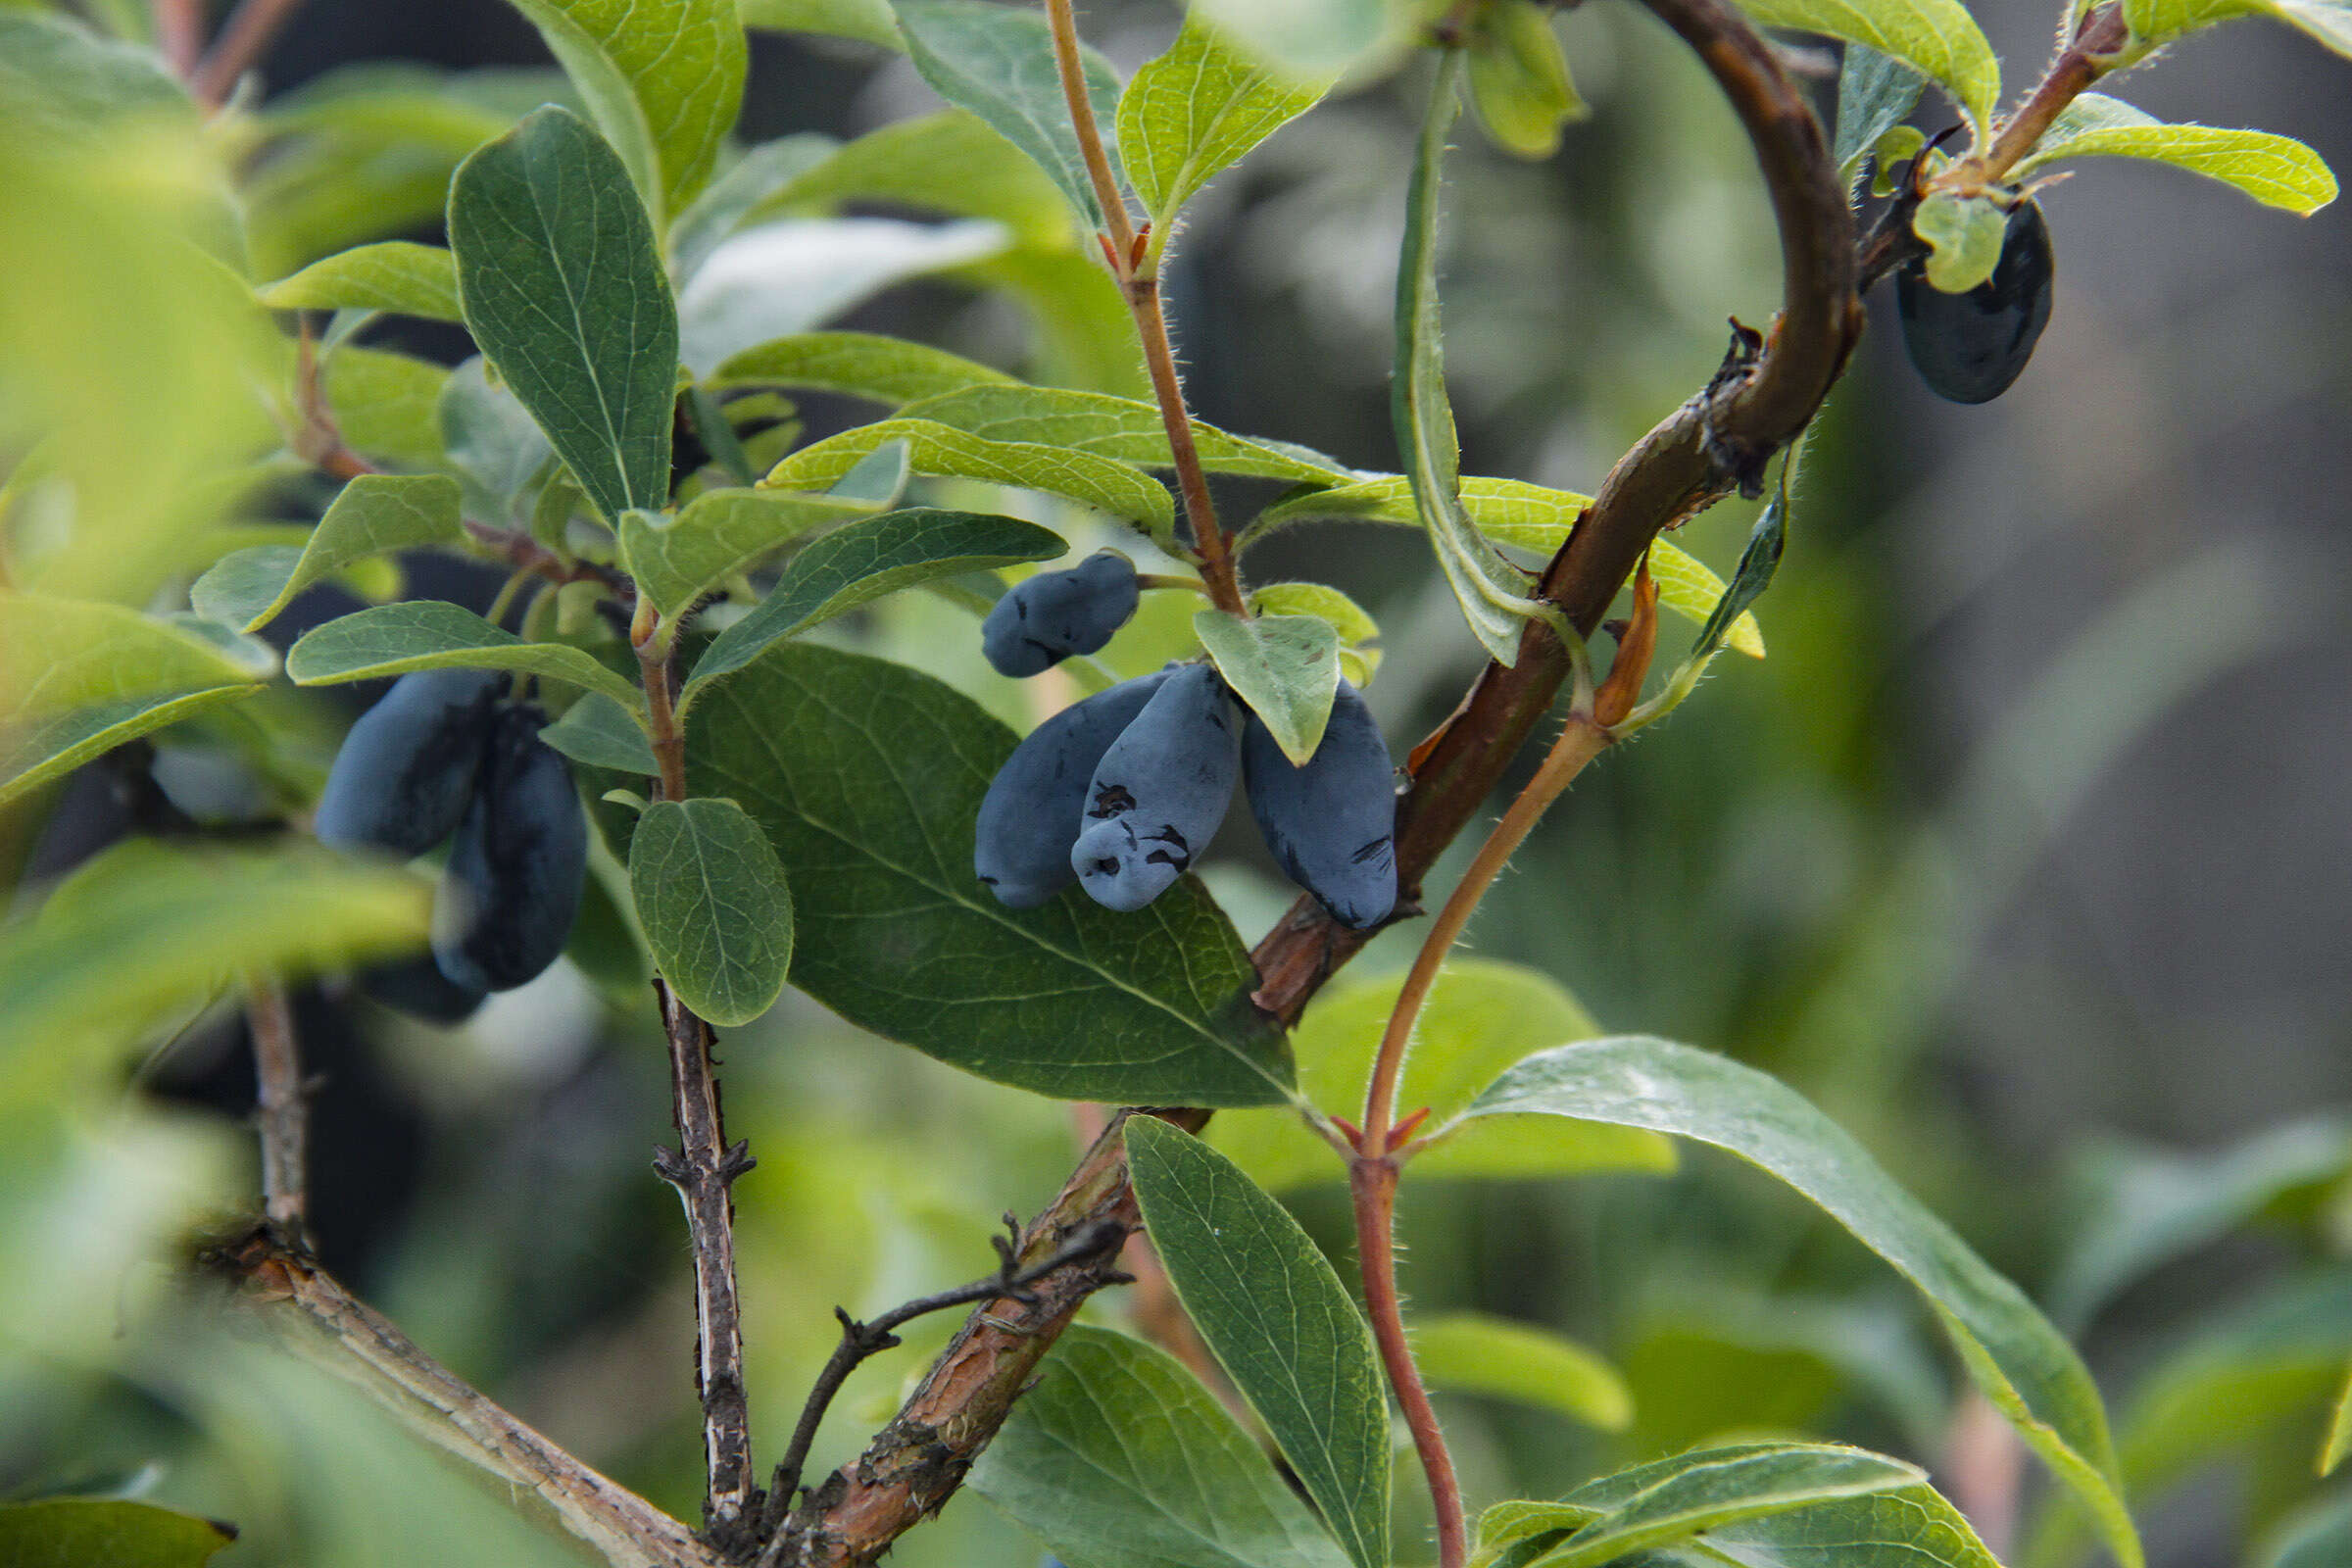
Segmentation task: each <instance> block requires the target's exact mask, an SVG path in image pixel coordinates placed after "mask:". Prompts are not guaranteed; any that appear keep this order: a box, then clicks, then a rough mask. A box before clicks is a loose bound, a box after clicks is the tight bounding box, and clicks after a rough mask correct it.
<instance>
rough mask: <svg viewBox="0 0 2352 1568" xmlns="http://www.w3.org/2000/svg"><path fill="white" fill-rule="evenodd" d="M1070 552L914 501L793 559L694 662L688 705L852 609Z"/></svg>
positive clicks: (1048, 538) (1006, 525) (1036, 531)
mask: <svg viewBox="0 0 2352 1568" xmlns="http://www.w3.org/2000/svg"><path fill="white" fill-rule="evenodd" d="M1068 549H1069V545H1068V544H1067V543H1065V542H1064V541H1063V539H1062V537H1061V535H1059V534H1057V533H1055V532H1054V531H1053V530H1052V529H1050V528H1041V527H1039V526H1038V525H1037V524H1036V523H1034V522H1023V521H1022V520H1021V519H1020V518H1018V517H999V516H992V515H988V514H986V513H979V512H940V511H937V510H934V509H932V508H929V507H910V508H908V509H907V510H906V511H904V512H886V513H884V514H883V515H881V516H879V517H867V518H865V519H864V520H862V521H859V522H853V523H851V524H849V525H848V526H846V527H843V528H837V529H835V530H834V531H833V532H831V533H829V534H826V535H825V536H824V537H823V538H821V539H818V540H815V541H813V542H812V543H810V544H809V547H808V548H807V549H805V550H803V551H801V552H800V553H799V554H798V555H795V556H794V557H793V558H792V562H791V564H789V565H787V566H786V567H785V568H784V573H783V575H782V576H780V577H778V578H777V579H776V586H775V589H774V591H773V592H771V593H770V594H769V595H768V596H767V597H766V598H765V599H763V600H761V601H760V608H759V609H757V610H755V611H753V612H752V613H750V614H748V615H746V616H744V617H743V618H742V619H741V620H739V621H737V622H735V624H734V625H732V626H729V627H728V628H727V629H726V630H725V631H722V632H720V633H719V634H718V640H717V641H715V642H713V643H712V644H711V646H710V647H709V648H708V649H706V650H705V651H704V653H703V657H702V659H701V660H700V661H698V662H696V664H695V666H694V675H693V678H692V679H690V680H688V681H687V682H686V689H685V691H684V692H683V693H682V694H681V697H680V705H681V706H686V705H691V704H692V703H693V702H694V701H695V699H696V697H697V696H699V695H700V694H701V692H702V691H703V690H704V689H705V688H706V687H708V686H709V685H710V684H711V682H712V681H714V680H716V679H718V677H719V676H721V675H727V674H732V673H733V672H734V671H736V670H739V669H741V668H743V667H744V666H745V665H746V664H749V663H750V662H752V661H753V660H755V659H758V658H759V657H760V655H761V654H762V653H764V652H766V651H767V649H768V648H770V647H771V646H773V645H774V644H776V643H779V642H782V641H784V640H785V639H787V638H790V637H794V636H797V635H799V634H800V633H801V632H804V631H806V630H808V629H809V627H810V626H814V625H816V624H818V623H819V622H821V621H825V620H830V619H831V618H832V617H833V616H835V615H838V614H841V613H844V612H845V611H850V610H855V609H856V608H857V607H858V606H859V605H862V604H865V603H867V602H868V601H870V600H875V599H879V598H881V597H882V596H883V595H884V594H888V593H896V592H898V590H900V589H901V588H911V587H913V586H914V585H915V584H917V583H920V582H927V581H929V580H931V579H932V578H934V577H956V576H961V575H962V574H963V573H965V572H967V571H987V570H991V569H993V568H995V567H998V566H1009V565H1012V564H1015V563H1018V562H1024V561H1051V560H1053V559H1054V557H1055V556H1058V555H1061V554H1062V553H1064V552H1065V551H1067V550H1068Z"/></svg>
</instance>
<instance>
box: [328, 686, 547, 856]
mask: <svg viewBox="0 0 2352 1568" xmlns="http://www.w3.org/2000/svg"><path fill="white" fill-rule="evenodd" d="M506 679H507V677H506V676H504V675H502V674H500V673H498V672H497V671H496V670H487V669H426V670H418V671H417V673H416V674H413V675H403V676H401V678H400V679H398V680H396V681H394V682H393V683H392V689H391V690H390V691H389V692H387V693H385V694H384V697H383V700H382V701H381V702H379V703H377V704H376V705H375V706H374V707H373V708H370V709H369V710H368V711H367V712H365V713H362V714H361V715H360V717H359V721H358V722H357V723H355V724H353V725H352V726H351V733H350V734H348V735H346V736H345V737H344V739H343V749H342V750H341V751H339V752H337V753H336V754H335V764H334V766H333V767H332V768H330V769H329V770H328V771H327V775H326V789H325V791H324V793H322V794H321V795H320V796H319V814H318V816H317V817H316V818H315V819H314V821H313V827H314V830H315V831H316V832H317V833H318V835H319V842H320V843H322V844H333V845H338V846H340V847H342V848H345V849H368V850H381V851H384V852H386V853H388V854H392V855H397V856H400V857H402V858H408V857H411V856H416V855H421V854H423V853H424V852H425V851H426V850H429V849H431V848H432V847H433V846H434V845H436V844H438V843H440V842H441V841H442V840H443V839H445V838H447V837H449V835H450V834H451V832H452V831H454V830H455V829H456V827H457V825H458V819H459V818H460V817H462V816H464V815H465V814H466V802H467V801H470V800H471V799H472V798H473V785H474V775H475V774H476V773H478V772H480V771H481V765H482V756H483V749H484V747H485V746H486V745H487V744H488V741H489V737H490V727H491V715H492V711H493V709H494V706H495V705H496V703H497V701H498V694H499V691H500V689H501V688H502V687H503V686H504V685H505V684H506Z"/></svg>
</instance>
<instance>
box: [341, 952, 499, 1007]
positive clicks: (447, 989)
mask: <svg viewBox="0 0 2352 1568" xmlns="http://www.w3.org/2000/svg"><path fill="white" fill-rule="evenodd" d="M360 990H361V991H363V992H365V993H366V994H367V995H368V997H370V998H372V999H373V1000H375V1001H377V1002H380V1003H382V1004H383V1005H385V1006H387V1007H390V1008H393V1009H394V1010H396V1011H399V1012H405V1013H407V1014H409V1016H411V1017H413V1018H421V1019H423V1020H424V1021H425V1022H426V1023H439V1024H455V1023H464V1022H465V1021H466V1019H468V1018H470V1017H472V1016H473V1010H474V1009H475V1008H476V1007H479V1006H480V1005H482V993H481V992H479V991H474V990H470V989H468V988H467V987H465V986H462V985H460V984H458V983H457V982H456V981H455V980H452V979H451V978H450V977H449V976H447V975H445V974H443V973H442V972H441V966H440V965H439V964H438V963H436V962H434V961H433V957H432V956H431V955H430V954H425V955H423V956H418V957H415V958H410V959H408V960H406V961H405V962H401V963H387V964H381V965H379V966H377V967H376V968H373V969H368V970H366V971H364V972H362V974H361V975H360Z"/></svg>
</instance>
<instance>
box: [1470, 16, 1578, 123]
mask: <svg viewBox="0 0 2352 1568" xmlns="http://www.w3.org/2000/svg"><path fill="white" fill-rule="evenodd" d="M1469 85H1470V106H1471V107H1472V108H1473V109H1475V110H1476V111H1477V112H1478V121H1479V123H1480V124H1482V125H1484V126H1485V127H1486V131H1487V136H1488V139H1489V140H1491V141H1493V142H1494V143H1495V146H1497V147H1500V148H1501V149H1502V150H1503V151H1505V152H1508V153H1514V154H1516V155H1518V156H1519V157H1521V158H1549V157H1550V156H1551V155H1552V154H1553V153H1555V152H1558V151H1559V150H1560V127H1561V126H1562V125H1564V124H1566V123H1568V122H1569V121H1571V120H1581V119H1583V118H1584V117H1585V116H1586V115H1587V114H1588V113H1590V111H1589V110H1587V109H1586V107H1585V101H1584V100H1583V99H1582V98H1580V97H1578V96H1577V91H1576V83H1575V82H1574V81H1572V80H1570V79H1569V76H1568V56H1567V54H1566V53H1565V52H1564V51H1563V50H1562V49H1561V48H1560V35H1559V34H1558V33H1557V32H1555V31H1553V30H1552V25H1551V11H1550V9H1549V8H1548V7H1544V6H1540V5H1537V4H1535V3H1534V0H1495V3H1494V4H1492V5H1488V6H1484V7H1482V8H1480V11H1479V14H1478V19H1477V21H1476V22H1475V23H1474V24H1473V26H1472V31H1471V36H1470V49H1469Z"/></svg>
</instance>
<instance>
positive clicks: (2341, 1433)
mask: <svg viewBox="0 0 2352 1568" xmlns="http://www.w3.org/2000/svg"><path fill="white" fill-rule="evenodd" d="M2347 1455H2352V1370H2348V1371H2346V1372H2345V1374H2344V1381H2343V1382H2342V1384H2341V1385H2339V1386H2338V1387H2337V1389H2336V1391H2335V1405H2334V1408H2333V1409H2331V1410H2329V1411H2328V1413H2327V1436H2326V1437H2325V1438H2322V1439H2321V1440H2320V1463H2319V1471H2320V1474H2322V1475H2324V1476H2331V1475H2333V1474H2335V1472H2336V1470H2337V1469H2338V1468H2339V1467H2340V1466H2341V1465H2342V1464H2343V1462H2344V1459H2345V1457H2346V1456H2347Z"/></svg>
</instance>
